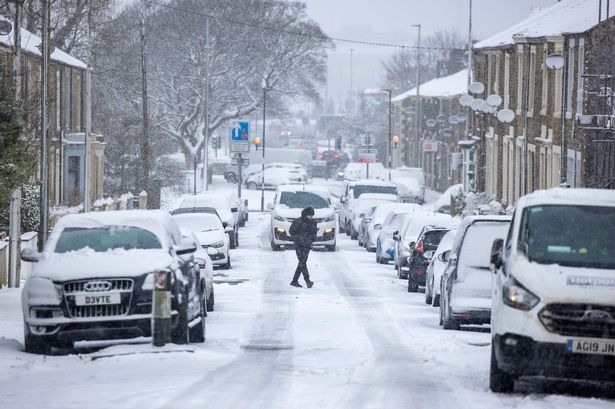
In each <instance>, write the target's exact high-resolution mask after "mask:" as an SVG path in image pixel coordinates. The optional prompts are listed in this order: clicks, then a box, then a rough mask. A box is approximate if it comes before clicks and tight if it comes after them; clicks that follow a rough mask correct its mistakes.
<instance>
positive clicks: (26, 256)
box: [21, 247, 41, 263]
mask: <svg viewBox="0 0 615 409" xmlns="http://www.w3.org/2000/svg"><path fill="white" fill-rule="evenodd" d="M40 259H41V253H39V252H38V250H37V249H35V248H34V247H26V248H25V249H23V250H22V251H21V260H22V261H27V262H29V263H37V262H38V261H39V260H40Z"/></svg>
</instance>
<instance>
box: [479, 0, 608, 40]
mask: <svg viewBox="0 0 615 409" xmlns="http://www.w3.org/2000/svg"><path fill="white" fill-rule="evenodd" d="M597 22H598V7H597V2H596V1H595V0H562V1H561V2H558V3H555V4H554V5H553V6H550V7H545V8H543V9H539V10H536V11H534V12H533V13H531V14H530V16H529V17H528V18H526V19H525V20H523V21H521V22H519V23H517V24H515V25H514V26H512V27H510V28H508V29H506V30H504V31H501V32H499V33H497V34H495V35H494V36H492V37H489V38H487V39H485V40H482V41H479V42H478V43H476V44H474V49H475V50H476V49H483V48H498V47H506V46H511V45H513V44H514V42H515V41H514V40H515V38H524V37H527V38H537V37H546V36H558V35H563V34H574V33H583V32H585V31H587V30H589V29H590V28H592V27H594V26H595V25H596V24H597Z"/></svg>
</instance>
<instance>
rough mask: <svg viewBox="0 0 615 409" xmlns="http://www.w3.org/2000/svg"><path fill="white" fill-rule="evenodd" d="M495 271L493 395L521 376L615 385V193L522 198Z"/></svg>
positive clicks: (498, 245)
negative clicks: (607, 382) (579, 380)
mask: <svg viewBox="0 0 615 409" xmlns="http://www.w3.org/2000/svg"><path fill="white" fill-rule="evenodd" d="M491 268H492V271H493V273H494V276H493V278H494V283H493V286H492V312H491V325H492V328H491V333H492V348H491V373H490V385H489V386H490V388H491V390H492V391H495V392H511V391H512V390H513V388H514V382H515V380H517V379H518V378H519V377H521V376H541V377H557V378H569V379H586V380H600V381H615V191H613V190H596V189H559V188H558V189H552V190H545V191H537V192H534V193H532V194H529V195H527V196H524V197H522V198H521V199H519V201H518V203H517V207H516V211H515V215H514V217H513V221H512V224H511V227H510V230H509V232H508V236H507V238H506V240H501V239H497V240H495V241H494V242H493V246H492V250H491Z"/></svg>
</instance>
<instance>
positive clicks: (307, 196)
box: [267, 185, 337, 251]
mask: <svg viewBox="0 0 615 409" xmlns="http://www.w3.org/2000/svg"><path fill="white" fill-rule="evenodd" d="M267 207H268V208H269V209H270V210H271V249H272V250H274V251H277V250H282V249H283V248H284V247H283V246H290V245H292V244H293V240H292V237H290V235H289V230H290V225H291V224H292V222H293V221H294V220H295V219H297V218H299V217H301V210H303V209H305V208H306V207H312V208H313V209H314V220H315V221H316V223H317V225H318V233H317V238H316V242H315V243H314V244H313V246H314V247H321V246H322V247H325V248H326V249H327V250H328V251H335V248H336V237H337V236H336V234H337V232H336V230H337V229H336V227H337V225H336V221H335V208H334V206H333V204H332V203H331V194H330V193H329V190H328V189H327V188H326V187H325V186H317V185H287V186H279V187H278V188H277V190H276V193H275V199H274V202H273V203H268V204H267Z"/></svg>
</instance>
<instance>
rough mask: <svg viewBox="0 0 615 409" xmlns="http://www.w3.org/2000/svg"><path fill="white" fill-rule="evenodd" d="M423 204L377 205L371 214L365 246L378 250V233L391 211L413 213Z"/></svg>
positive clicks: (369, 249)
mask: <svg viewBox="0 0 615 409" xmlns="http://www.w3.org/2000/svg"><path fill="white" fill-rule="evenodd" d="M420 210H421V206H420V205H418V204H414V203H382V204H379V205H378V206H376V210H375V211H374V213H373V214H372V216H371V220H370V222H369V225H368V227H367V235H366V236H367V237H366V243H365V248H366V249H367V251H371V252H374V251H376V246H377V244H378V243H377V241H378V235H379V234H380V230H381V229H382V223H383V222H384V221H385V219H386V218H387V216H388V215H389V214H390V213H391V212H394V213H412V212H415V211H420Z"/></svg>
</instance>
